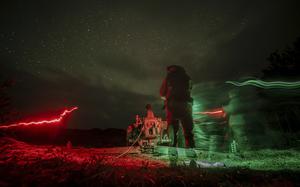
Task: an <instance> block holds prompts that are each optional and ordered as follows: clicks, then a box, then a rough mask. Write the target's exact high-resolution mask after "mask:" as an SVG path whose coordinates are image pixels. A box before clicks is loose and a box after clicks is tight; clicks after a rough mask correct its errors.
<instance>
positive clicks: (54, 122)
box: [0, 107, 78, 128]
mask: <svg viewBox="0 0 300 187" xmlns="http://www.w3.org/2000/svg"><path fill="white" fill-rule="evenodd" d="M77 109H78V107H73V108H71V109H66V110H64V111H63V112H62V113H61V114H60V115H59V117H57V118H54V119H49V120H42V121H32V122H20V123H14V124H10V125H2V126H0V128H10V127H18V126H29V125H43V124H58V123H59V122H61V121H62V120H63V118H64V117H65V116H66V115H67V114H70V113H72V112H73V111H74V110H77Z"/></svg>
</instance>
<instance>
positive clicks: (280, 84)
mask: <svg viewBox="0 0 300 187" xmlns="http://www.w3.org/2000/svg"><path fill="white" fill-rule="evenodd" d="M225 83H227V84H233V85H234V86H239V87H241V86H255V87H259V88H263V89H298V88H300V81H296V82H284V81H272V82H266V81H262V80H248V81H244V82H237V81H226V82H225Z"/></svg>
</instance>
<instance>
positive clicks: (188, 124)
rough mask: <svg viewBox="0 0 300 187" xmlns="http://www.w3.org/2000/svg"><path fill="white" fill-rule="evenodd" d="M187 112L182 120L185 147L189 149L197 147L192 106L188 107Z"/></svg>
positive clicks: (188, 105)
mask: <svg viewBox="0 0 300 187" xmlns="http://www.w3.org/2000/svg"><path fill="white" fill-rule="evenodd" d="M184 107H186V112H185V114H184V116H183V118H182V128H183V131H184V137H185V145H186V147H188V148H194V147H195V141H194V134H193V116H192V108H191V105H190V104H187V105H186V106H184Z"/></svg>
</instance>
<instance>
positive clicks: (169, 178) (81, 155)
mask: <svg viewBox="0 0 300 187" xmlns="http://www.w3.org/2000/svg"><path fill="white" fill-rule="evenodd" d="M125 151H127V147H116V148H84V147H72V148H71V147H69V148H68V147H67V146H44V145H32V144H27V143H24V142H21V141H17V140H15V139H12V138H8V137H2V138H0V176H1V177H0V186H25V187H26V186H43V187H45V186H108V185H110V186H174V185H178V186H197V185H205V186H244V185H247V186H248V185H250V186H299V185H300V183H299V177H300V175H299V174H300V172H299V170H297V168H294V169H291V170H289V169H284V170H255V169H253V168H249V167H248V168H247V167H239V166H237V165H232V166H231V167H220V168H199V167H196V166H195V165H194V166H192V165H191V166H187V165H177V166H170V159H168V158H167V157H166V155H163V153H161V155H160V156H153V155H150V156H149V155H147V154H140V151H139V149H138V148H134V149H132V150H130V151H129V153H128V154H126V155H124V156H122V157H119V156H120V155H121V154H122V153H124V152H125ZM184 159H186V158H184Z"/></svg>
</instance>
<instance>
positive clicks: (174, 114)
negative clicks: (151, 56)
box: [160, 65, 195, 148]
mask: <svg viewBox="0 0 300 187" xmlns="http://www.w3.org/2000/svg"><path fill="white" fill-rule="evenodd" d="M191 89H192V84H191V78H190V77H189V75H187V73H186V72H185V70H184V68H183V67H181V66H177V65H171V66H168V67H167V76H166V78H165V79H164V80H163V82H162V85H161V88H160V96H161V98H162V99H164V100H165V109H166V117H167V122H168V129H169V128H170V127H171V126H172V127H173V129H174V139H173V145H172V146H173V147H176V146H177V140H178V137H177V132H178V129H179V123H180V122H181V125H182V128H183V131H184V137H185V146H186V147H187V148H194V147H195V142H194V135H193V132H192V130H193V117H192V103H193V99H192V98H191Z"/></svg>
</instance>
